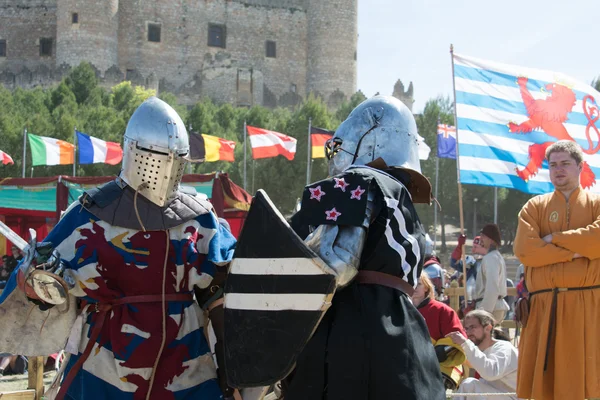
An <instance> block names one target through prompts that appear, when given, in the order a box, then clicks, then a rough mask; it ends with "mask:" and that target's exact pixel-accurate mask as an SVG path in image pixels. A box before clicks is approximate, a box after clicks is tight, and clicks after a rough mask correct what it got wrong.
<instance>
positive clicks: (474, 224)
mask: <svg viewBox="0 0 600 400" xmlns="http://www.w3.org/2000/svg"><path fill="white" fill-rule="evenodd" d="M477 200H478V199H477V197H475V198H474V199H473V236H475V235H476V234H477Z"/></svg>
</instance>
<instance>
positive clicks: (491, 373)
mask: <svg viewBox="0 0 600 400" xmlns="http://www.w3.org/2000/svg"><path fill="white" fill-rule="evenodd" d="M464 324H465V330H466V331H467V335H468V339H467V338H465V337H464V336H463V334H462V333H460V332H451V333H449V334H448V337H450V338H451V339H452V341H453V342H454V343H456V344H458V345H460V346H461V347H462V348H463V350H464V351H465V353H466V355H467V361H468V362H469V364H471V366H472V367H473V368H474V369H475V370H476V371H477V373H478V374H479V376H480V378H479V379H477V378H467V379H465V380H464V381H463V382H462V383H461V385H460V387H459V388H458V391H457V393H514V392H515V391H516V388H517V365H518V351H517V348H516V347H514V346H513V345H512V344H511V343H510V342H509V341H506V340H503V339H505V338H504V337H502V339H500V340H497V339H496V338H495V337H494V336H493V333H494V331H495V329H494V324H495V321H494V317H493V315H492V314H490V313H489V312H487V311H485V310H474V311H471V312H470V313H468V314H467V315H466V317H465V322H464ZM499 333H500V332H499ZM457 399H461V400H483V399H485V397H484V396H477V397H473V396H468V397H466V396H465V397H457ZM494 399H495V400H516V399H517V397H516V396H511V395H506V396H494Z"/></svg>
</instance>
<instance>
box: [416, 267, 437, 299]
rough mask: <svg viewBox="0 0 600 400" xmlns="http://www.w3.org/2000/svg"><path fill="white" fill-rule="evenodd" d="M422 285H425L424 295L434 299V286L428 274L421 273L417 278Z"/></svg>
mask: <svg viewBox="0 0 600 400" xmlns="http://www.w3.org/2000/svg"><path fill="white" fill-rule="evenodd" d="M419 279H420V280H421V283H422V284H423V286H425V297H429V298H430V299H431V300H434V299H435V287H434V286H433V282H431V279H429V276H428V275H427V274H426V273H425V272H422V273H421V277H420V278H419Z"/></svg>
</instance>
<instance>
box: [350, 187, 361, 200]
mask: <svg viewBox="0 0 600 400" xmlns="http://www.w3.org/2000/svg"><path fill="white" fill-rule="evenodd" d="M364 192H365V189H361V188H360V185H358V187H357V188H356V189H354V190H352V191H351V192H350V193H351V194H352V196H350V200H352V199H356V200H360V198H361V197H362V195H363V193H364Z"/></svg>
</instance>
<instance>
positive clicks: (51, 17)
mask: <svg viewBox="0 0 600 400" xmlns="http://www.w3.org/2000/svg"><path fill="white" fill-rule="evenodd" d="M40 38H52V39H53V46H52V54H51V55H50V56H40ZM0 39H4V40H6V57H0V70H3V71H10V72H19V71H21V70H23V68H27V69H28V70H34V69H37V68H38V67H40V66H44V67H46V68H54V66H55V63H56V0H52V1H50V0H31V1H27V2H23V1H14V0H0Z"/></svg>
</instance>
